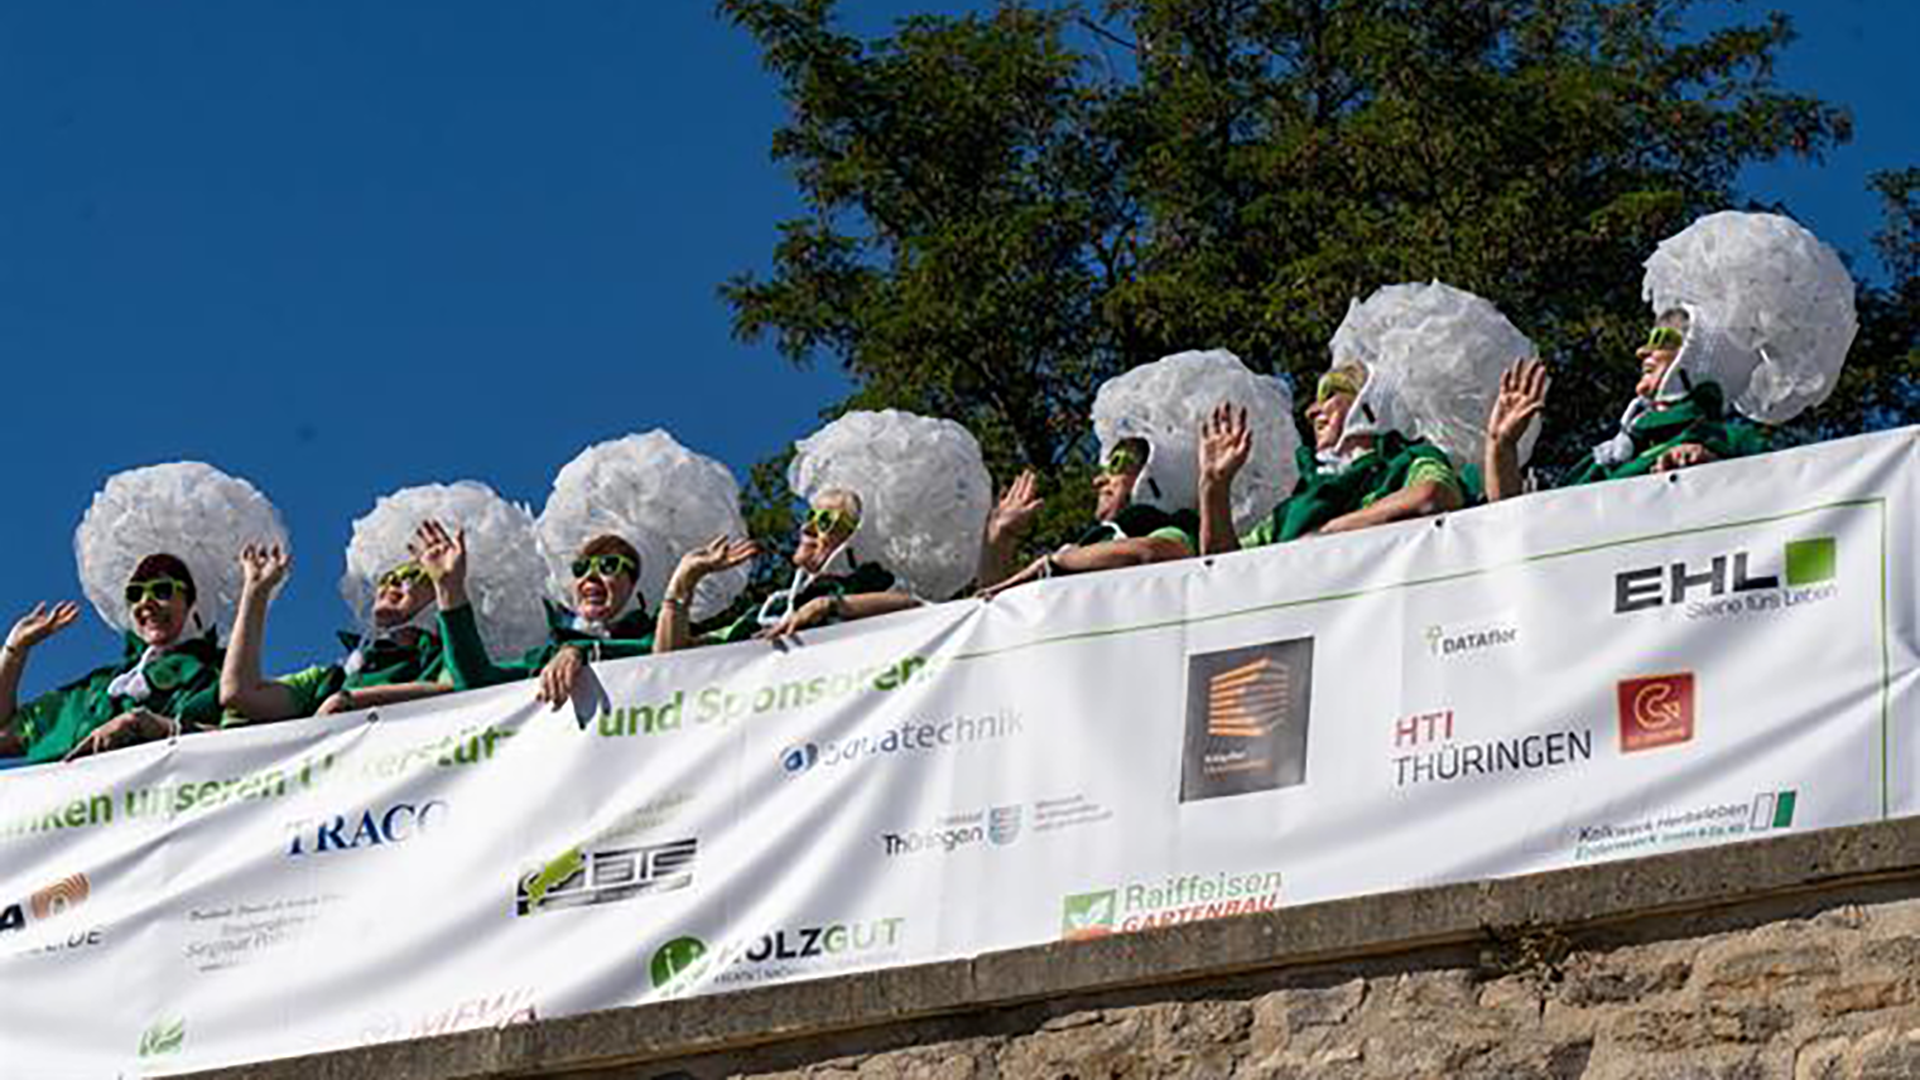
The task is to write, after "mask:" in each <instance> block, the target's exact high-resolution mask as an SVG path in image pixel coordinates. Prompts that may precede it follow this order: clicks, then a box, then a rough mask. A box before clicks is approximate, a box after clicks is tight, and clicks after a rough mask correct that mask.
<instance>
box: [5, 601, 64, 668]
mask: <svg viewBox="0 0 1920 1080" xmlns="http://www.w3.org/2000/svg"><path fill="white" fill-rule="evenodd" d="M79 621H80V605H79V604H76V603H74V602H73V601H71V600H66V601H62V602H61V603H58V604H55V605H54V606H53V607H52V608H48V607H47V605H46V604H44V603H40V604H35V605H34V606H33V610H32V611H29V612H27V613H26V614H25V615H23V616H21V618H20V621H18V622H16V623H14V624H13V629H12V630H10V631H8V632H7V643H6V647H7V651H8V652H17V653H19V654H20V655H21V657H22V658H23V659H24V658H25V656H26V653H27V651H28V650H29V649H32V648H33V647H34V646H35V645H38V644H40V643H41V642H43V641H45V640H47V639H48V638H50V637H52V636H53V635H55V634H57V633H59V632H60V631H62V630H65V629H66V628H67V627H69V626H72V625H73V624H74V623H76V622H79Z"/></svg>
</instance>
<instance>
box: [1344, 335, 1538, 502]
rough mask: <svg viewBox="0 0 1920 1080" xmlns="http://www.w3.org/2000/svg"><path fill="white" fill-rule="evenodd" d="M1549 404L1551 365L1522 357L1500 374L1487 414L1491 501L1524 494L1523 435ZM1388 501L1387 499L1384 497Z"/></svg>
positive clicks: (1488, 483) (1486, 463)
mask: <svg viewBox="0 0 1920 1080" xmlns="http://www.w3.org/2000/svg"><path fill="white" fill-rule="evenodd" d="M1546 404H1547V365H1546V364H1545V363H1543V362H1542V361H1540V360H1521V361H1519V362H1518V363H1516V364H1514V365H1513V366H1512V367H1510V368H1508V369H1507V370H1506V371H1504V372H1501V374H1500V394H1499V396H1497V397H1495V398H1494V399H1493V411H1492V413H1491V414H1489V415H1488V417H1487V447H1486V461H1485V465H1484V471H1485V472H1486V481H1487V501H1488V502H1499V501H1500V500H1501V499H1510V498H1512V497H1513V496H1515V495H1518V494H1520V489H1521V481H1520V439H1521V437H1522V436H1524V435H1525V434H1526V432H1527V425H1528V424H1529V423H1530V422H1532V420H1533V418H1534V417H1535V416H1538V415H1539V414H1540V410H1541V409H1543V408H1545V407H1546ZM1382 501H1384V500H1382Z"/></svg>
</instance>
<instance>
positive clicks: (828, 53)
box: [720, 0, 1920, 529]
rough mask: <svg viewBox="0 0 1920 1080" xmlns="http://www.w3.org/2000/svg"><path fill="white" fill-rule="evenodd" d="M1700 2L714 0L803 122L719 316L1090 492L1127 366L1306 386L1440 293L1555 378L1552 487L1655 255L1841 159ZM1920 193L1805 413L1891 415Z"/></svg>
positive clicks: (1896, 185) (1900, 374)
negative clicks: (1499, 321) (1349, 312)
mask: <svg viewBox="0 0 1920 1080" xmlns="http://www.w3.org/2000/svg"><path fill="white" fill-rule="evenodd" d="M1690 6H1691V3H1690V0H1609V2H1603V0H1108V2H1105V3H1100V4H1075V3H1070V2H1059V3H1044V2H1041V0H1029V2H1016V0H1009V2H1006V3H1004V4H1003V5H1002V6H1001V7H1000V8H999V9H998V10H997V11H995V12H994V13H992V14H990V15H970V16H958V17H934V16H920V17H915V18H910V19H906V20H903V21H902V22H900V23H898V24H897V25H896V26H895V28H894V30H893V31H892V32H891V33H889V34H886V35H884V36H881V37H877V38H874V39H871V40H864V39H861V38H857V37H854V36H851V35H849V34H848V33H846V32H844V31H842V30H840V29H838V28H837V26H836V20H835V14H836V11H835V3H834V0H722V2H721V4H720V9H721V11H722V13H723V15H724V16H725V17H727V18H730V19H731V20H733V21H734V22H735V23H736V24H738V25H739V26H740V27H742V28H743V29H745V30H746V31H747V32H748V33H750V34H752V35H753V37H754V38H755V39H756V40H757V42H758V43H759V45H760V48H761V50H762V53H763V56H764V59H765V62H766V64H767V66H768V67H769V69H770V70H772V71H773V72H774V73H775V75H776V76H777V78H778V79H779V80H780V83H781V86H782V88H783V91H784V93H785V95H786V98H787V100H788V102H789V103H790V105H791V115H790V118H789V120H788V122H787V123H786V124H785V125H784V126H783V127H782V128H781V129H780V130H779V131H777V132H776V133H775V135H774V139H773V153H774V156H775V158H776V159H777V160H779V161H781V162H783V163H784V164H785V165H786V166H788V167H789V168H790V169H791V170H792V173H793V176H794V178H795V181H796V183H797V184H798V186H799V189H800V193H801V195H802V197H803V199H804V203H805V207H806V213H805V215H804V216H802V217H799V218H796V219H795V220H791V221H787V222H784V223H782V224H781V225H780V238H779V242H778V244H777V246H776V247H775V249H774V253H773V263H772V268H771V271H770V273H768V274H766V275H764V276H761V275H755V274H741V275H739V276H737V277H735V278H734V279H732V280H731V281H729V282H727V283H726V284H725V285H724V286H722V289H721V292H722V295H723V296H724V297H725V299H726V300H727V301H728V302H729V303H730V304H731V306H732V309H733V312H734V320H735V321H734V326H735V331H736V333H737V334H738V335H739V336H741V337H742V338H744V339H748V340H753V339H758V338H761V337H763V336H771V337H772V338H773V339H774V340H775V342H776V343H777V345H778V347H779V350H780V352H781V353H782V354H783V355H784V356H785V357H787V358H788V359H789V360H791V361H793V362H795V363H800V364H806V363H812V362H820V361H824V362H831V363H835V364H839V365H842V366H843V367H844V368H845V370H846V371H847V372H848V373H849V374H850V375H851V377H852V379H853V381H854V384H855V386H856V387H857V391H856V393H855V395H854V397H853V399H852V400H850V401H849V402H847V403H845V404H846V406H848V407H899V408H906V409H913V410H916V411H920V412H925V413H931V414H936V415H943V416H951V417H953V418H955V419H958V420H960V421H962V422H963V423H965V424H967V425H968V426H969V427H970V428H971V429H972V430H973V431H974V432H975V433H976V434H977V435H978V436H979V437H980V439H981V441H982V443H983V445H985V446H986V447H987V449H988V455H989V463H990V465H992V467H993V469H994V472H995V474H996V475H997V476H1000V477H1002V478H1003V479H1004V478H1006V477H1007V476H1009V475H1011V471H1012V470H1013V469H1014V468H1016V467H1019V466H1023V465H1032V466H1036V467H1038V468H1040V469H1042V470H1043V471H1045V472H1048V473H1051V474H1054V475H1064V476H1073V475H1076V474H1079V473H1083V472H1084V470H1085V469H1086V466H1087V462H1088V458H1089V450H1090V445H1089V444H1090V441H1091V440H1090V430H1089V427H1090V426H1089V423H1088V419H1087V417H1088V413H1089V408H1090V405H1091V401H1092V396H1093V393H1094V391H1095V389H1096V388H1097V387H1098V385H1099V383H1100V382H1101V381H1102V380H1104V379H1106V378H1108V377H1110V376H1112V375H1114V374H1117V373H1119V372H1121V371H1124V370H1126V369H1127V368H1130V367H1132V366H1134V365H1137V364H1141V363H1145V362H1147V361H1151V360H1153V359H1156V358H1158V357H1160V356H1162V355H1165V354H1168V353H1171V352H1176V351H1179V350H1182V349H1188V348H1210V347H1225V348H1229V349H1232V350H1233V351H1234V352H1236V353H1238V354H1239V355H1240V356H1241V357H1242V358H1244V359H1245V360H1247V361H1248V362H1249V363H1250V364H1251V365H1253V366H1255V367H1256V368H1259V369H1264V370H1271V371H1276V372H1287V373H1291V374H1293V375H1294V376H1296V385H1300V383H1299V382H1298V377H1299V376H1301V375H1305V374H1308V373H1310V372H1313V371H1316V370H1317V369H1319V368H1321V367H1323V366H1324V365H1325V362H1326V359H1325V358H1326V353H1325V349H1326V342H1327V341H1328V339H1329V338H1330V337H1331V336H1332V332H1333V329H1334V327H1335V326H1336V325H1338V323H1339V321H1340V319H1341V317H1342V316H1343V314H1344V313H1345V310H1346V307H1347V304H1348V302H1349V301H1350V300H1351V299H1353V298H1356V297H1361V296H1364V295H1366V294H1367V293H1369V292H1370V291H1372V290H1373V289H1374V288H1376V287H1378V286H1380V285H1384V284H1389V283H1392V282H1398V281H1417V280H1427V279H1431V278H1440V279H1443V280H1445V281H1448V282H1450V283H1452V284H1454V285H1457V286H1460V287H1462V288H1466V289H1470V290H1473V291H1474V292H1477V293H1480V294H1482V295H1484V296H1486V297H1488V298H1490V299H1492V300H1494V301H1495V302H1496V303H1497V304H1499V305H1500V307H1501V308H1502V309H1503V310H1504V311H1505V312H1506V313H1507V314H1508V316H1509V317H1510V318H1512V319H1513V320H1514V322H1515V323H1516V324H1517V325H1519V326H1520V327H1521V328H1522V329H1523V330H1525V331H1526V332H1527V333H1528V335H1529V336H1531V337H1532V338H1533V340H1534V341H1535V342H1536V343H1537V344H1538V345H1539V346H1540V348H1541V350H1542V352H1543V354H1544V355H1545V356H1547V358H1548V359H1549V360H1550V361H1551V362H1552V363H1553V365H1554V376H1555V395H1554V396H1555V399H1556V406H1555V413H1554V416H1553V421H1554V422H1553V425H1552V427H1551V429H1550V431H1549V437H1548V439H1547V441H1546V442H1545V443H1544V444H1543V448H1542V454H1543V456H1544V458H1545V459H1546V460H1547V461H1548V462H1549V463H1556V462H1558V463H1564V462H1566V461H1568V460H1571V458H1572V457H1573V456H1574V455H1575V454H1577V453H1578V452H1580V450H1581V449H1583V448H1584V447H1585V446H1586V445H1588V444H1589V443H1591V442H1592V441H1594V440H1596V439H1598V438H1600V437H1603V436H1604V435H1605V434H1606V432H1607V430H1608V429H1609V428H1610V427H1611V425H1612V423H1613V422H1614V419H1615V417H1616V416H1617V415H1618V407H1617V403H1620V402H1622V401H1623V400H1624V398H1625V397H1626V396H1627V394H1628V393H1630V388H1631V384H1632V378H1633V374H1632V370H1633V362H1632V356H1633V349H1634V347H1635V346H1636V345H1637V344H1638V343H1639V341H1640V340H1641V338H1642V336H1643V335H1644V332H1645V325H1646V323H1647V312H1646V311H1645V305H1644V304H1643V303H1642V301H1641V299H1640V295H1639V289H1640V279H1641V262H1642V260H1644V259H1645V258H1646V256H1647V255H1648V254H1649V253H1650V252H1651V251H1652V249H1653V247H1654V245H1655V244H1656V243H1657V242H1658V241H1659V240H1660V239H1661V238H1663V237H1665V236H1667V235H1670V234H1671V233H1673V232H1675V231H1677V230H1678V229H1680V228H1682V227H1683V226H1685V225H1686V224H1687V223H1688V222H1689V221H1691V220H1692V219H1693V218H1694V217H1696V216H1698V215H1700V214H1702V213H1705V212H1708V211H1711V210H1716V209H1721V208H1725V207H1728V206H1738V205H1743V204H1742V201H1741V198H1740V194H1739V192H1738V191H1737V189H1736V177H1737V176H1738V174H1739V171H1740V169H1741V167H1742V166H1744V165H1747V164H1749V163H1753V162H1759V161H1765V160H1769V159H1773V158H1776V157H1779V156H1782V155H1794V156H1798V157H1802V158H1806V159H1810V160H1815V161H1817V160H1819V159H1820V158H1821V156H1822V155H1823V154H1824V153H1825V152H1826V151H1828V150H1829V149H1831V148H1832V147H1834V146H1835V145H1837V144H1839V143H1841V142H1843V141H1845V140H1846V139H1847V138H1848V137H1849V135H1850V121H1849V119H1848V116H1847V114H1846V113H1845V112H1844V111H1843V110H1841V109H1839V108H1836V107H1834V106H1832V105H1830V104H1828V103H1825V102H1822V101H1820V100H1818V99H1816V98H1814V97H1810V96H1807V95H1804V94H1798V93H1793V92H1790V91H1788V90H1786V89H1783V88H1781V87H1779V86H1778V85H1777V84H1776V82H1775V79H1774V74H1773V65H1774V61H1775V59H1776V58H1777V56H1778V55H1779V53H1780V51H1781V50H1782V49H1783V48H1785V47H1786V46H1787V45H1788V44H1789V42H1791V40H1792V38H1793V32H1792V29H1791V27H1790V26H1789V24H1788V22H1787V20H1786V19H1785V18H1784V17H1783V16H1780V15H1777V14H1776V15H1767V16H1764V17H1761V18H1759V19H1757V20H1756V21H1752V22H1750V23H1747V24H1743V25H1737V26H1732V27H1729V28H1726V29H1721V30H1717V31H1713V32H1711V33H1707V34H1705V35H1703V36H1701V35H1689V34H1687V33H1685V32H1683V28H1682V19H1683V16H1685V15H1686V14H1687V12H1688V10H1689V8H1690ZM1917 182H1920V181H1916V175H1915V172H1913V171H1910V172H1907V173H1903V174H1892V175H1889V176H1883V177H1882V178H1881V179H1880V181H1879V183H1880V185H1881V188H1880V190H1881V193H1882V195H1883V197H1884V198H1886V199H1887V200H1888V205H1889V209H1890V226H1889V232H1888V234H1887V236H1886V237H1884V238H1883V239H1884V240H1885V243H1886V244H1887V245H1890V246H1889V247H1888V248H1887V251H1885V252H1883V255H1885V257H1886V261H1887V264H1888V267H1889V270H1890V272H1891V273H1892V275H1893V277H1894V279H1895V282H1894V284H1893V286H1891V287H1883V288H1877V289H1872V290H1869V291H1868V295H1867V297H1866V298H1865V300H1864V302H1863V310H1864V311H1865V313H1866V316H1867V318H1866V322H1867V325H1868V330H1867V332H1866V333H1863V338H1862V343H1861V345H1860V346H1857V347H1856V349H1855V354H1854V359H1853V361H1852V362H1851V364H1850V369H1849V374H1848V376H1847V378H1848V388H1849V389H1850V390H1852V391H1853V392H1854V394H1853V397H1852V398H1850V399H1849V401H1850V403H1849V404H1847V405H1845V406H1843V407H1842V408H1840V409H1838V410H1835V411H1833V412H1832V413H1831V415H1829V414H1828V413H1827V412H1826V411H1825V410H1823V411H1822V412H1821V414H1820V417H1819V419H1823V420H1827V421H1830V422H1831V421H1844V422H1863V421H1868V420H1872V419H1874V418H1882V419H1884V418H1885V417H1888V416H1896V417H1898V418H1906V417H1911V416H1912V415H1913V409H1914V406H1913V404H1912V401H1911V398H1912V394H1911V385H1912V383H1911V376H1912V373H1913V372H1912V365H1913V363H1914V354H1913V349H1912V328H1913V326H1914V325H1915V318H1916V316H1915V310H1914V304H1915V287H1914V285H1913V280H1914V276H1913V272H1914V269H1915V266H1914V263H1915V258H1914V254H1913V252H1914V237H1915V217H1914V201H1913V200H1914V193H1915V190H1916V183H1917ZM1903 328H1904V329H1903ZM1902 333H1904V335H1905V345H1904V347H1902V346H1901V344H1900V340H1901V335H1902ZM1836 400H1838V399H1836ZM1602 403H1605V404H1604V406H1603V405H1602ZM1081 505H1082V504H1081V503H1080V502H1079V501H1078V500H1072V499H1069V500H1068V502H1067V506H1066V508H1065V509H1063V510H1062V511H1061V514H1060V520H1058V521H1056V522H1055V528H1056V529H1057V528H1063V527H1064V519H1065V518H1066V517H1067V516H1070V515H1071V514H1072V513H1075V512H1078V510H1079V509H1080V506H1081Z"/></svg>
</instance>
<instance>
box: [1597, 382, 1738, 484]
mask: <svg viewBox="0 0 1920 1080" xmlns="http://www.w3.org/2000/svg"><path fill="white" fill-rule="evenodd" d="M1627 436H1628V437H1629V438H1631V439H1632V440H1633V456H1632V457H1630V458H1628V459H1627V460H1625V461H1622V462H1620V463H1619V464H1617V465H1602V464H1601V463H1600V462H1599V460H1598V459H1596V458H1594V457H1592V456H1589V457H1588V458H1587V460H1586V461H1584V462H1582V463H1581V464H1580V465H1579V466H1577V467H1576V468H1575V469H1574V470H1573V472H1572V473H1571V474H1569V475H1568V477H1567V479H1566V482H1565V484H1564V485H1563V486H1566V487H1572V486H1573V485H1575V484H1591V483H1595V482H1597V481H1601V480H1621V479H1625V478H1626V477H1629V476H1644V475H1646V474H1647V473H1650V472H1652V471H1653V467H1654V465H1656V464H1658V463H1659V461H1660V455H1662V454H1664V453H1666V452H1667V451H1668V450H1671V449H1673V448H1674V447H1676V446H1680V445H1682V444H1684V443H1699V444H1700V445H1702V446H1704V447H1706V448H1707V449H1708V450H1709V451H1710V452H1712V454H1713V456H1714V457H1717V458H1722V459H1726V458H1737V457H1747V456H1749V455H1752V454H1760V453H1765V452H1766V449H1767V436H1766V432H1764V431H1763V430H1761V429H1760V428H1759V427H1758V426H1757V425H1754V424H1750V423H1748V422H1746V421H1745V420H1741V419H1738V418H1736V417H1730V416H1728V415H1727V410H1726V398H1725V396H1724V395H1723V394H1722V393H1721V390H1720V384H1718V383H1711V382H1705V383H1701V384H1700V385H1698V386H1696V387H1694V388H1693V389H1692V390H1690V391H1688V392H1687V396H1686V397H1684V398H1682V399H1681V400H1680V401H1678V402H1675V403H1674V404H1671V405H1668V406H1665V407H1663V408H1655V409H1648V410H1647V411H1646V412H1644V413H1641V414H1640V416H1639V418H1638V419H1636V420H1634V422H1633V424H1632V425H1631V426H1630V427H1629V428H1628V430H1627Z"/></svg>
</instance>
